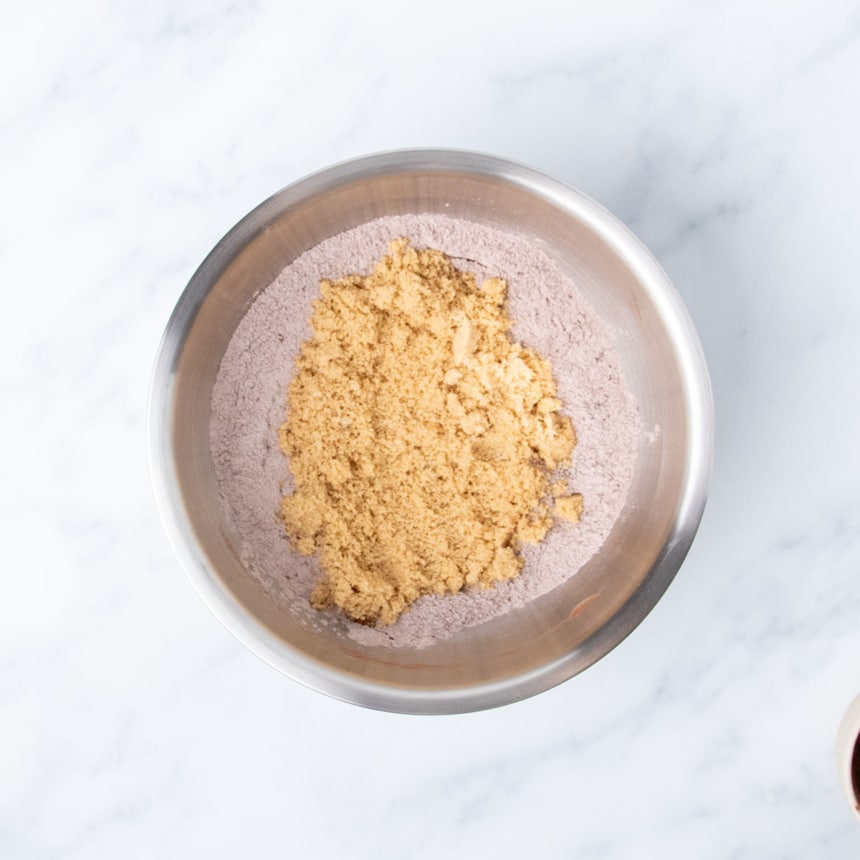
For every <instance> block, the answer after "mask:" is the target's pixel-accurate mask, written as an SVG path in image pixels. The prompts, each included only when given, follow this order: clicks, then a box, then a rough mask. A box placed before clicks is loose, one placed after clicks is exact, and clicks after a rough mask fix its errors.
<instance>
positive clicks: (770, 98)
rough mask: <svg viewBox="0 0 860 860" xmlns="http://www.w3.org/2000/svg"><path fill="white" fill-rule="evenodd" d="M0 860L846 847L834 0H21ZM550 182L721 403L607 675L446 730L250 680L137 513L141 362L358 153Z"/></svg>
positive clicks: (854, 596)
mask: <svg viewBox="0 0 860 860" xmlns="http://www.w3.org/2000/svg"><path fill="white" fill-rule="evenodd" d="M5 11H6V15H5V16H4V19H5V22H4V26H3V28H2V33H0V154H2V159H0V189H2V206H0V283H2V287H3V296H4V311H5V312H4V314H3V318H2V331H3V336H2V338H0V349H2V362H0V374H2V377H0V378H2V389H0V390H2V398H0V434H2V437H0V438H2V442H3V447H2V476H3V486H4V488H5V491H4V493H3V494H2V501H1V502H0V504H2V516H0V527H2V537H3V545H4V558H3V565H2V568H3V575H2V580H0V581H2V594H0V667H2V671H0V857H3V858H66V860H79V858H101V857H106V858H116V857H122V858H137V857H140V858H152V857H165V858H173V857H177V858H179V857H182V858H185V857H204V856H205V857H213V858H221V857H223V858H226V857H276V856H292V857H323V858H328V857H356V858H361V857H368V858H369V857H375V858H378V857H391V858H436V857H443V856H444V857H455V858H459V857H464V858H465V857H469V858H471V857H483V856H500V857H513V856H520V855H525V856H533V857H564V858H583V860H584V858H606V860H616V858H630V857H649V858H650V857H655V858H656V857H660V858H690V857H695V858H697V860H710V858H720V860H725V858H736V860H746V858H756V860H760V858H786V857H803V858H809V857H826V858H837V857H856V856H858V851H860V828H858V827H857V824H856V822H855V821H854V820H853V819H852V817H851V814H850V812H849V810H848V808H847V805H846V804H845V803H844V801H843V798H842V797H841V796H840V794H839V786H838V781H837V775H836V769H835V764H834V759H833V745H834V737H835V732H836V728H837V725H838V722H839V718H840V716H841V712H842V710H843V708H844V707H845V706H846V705H847V703H848V701H849V700H850V699H851V698H852V697H853V696H854V694H855V693H857V692H858V691H860V623H858V622H860V465H858V462H860V460H858V457H857V450H858V445H860V434H858V426H860V423H859V422H860V405H858V403H860V400H858V367H860V347H858V331H860V290H858V273H860V160H858V152H860V113H858V110H857V98H858V92H860V6H858V4H857V3H856V2H847V0H846V2H841V0H825V2H818V3H812V2H808V0H798V2H793V3H783V2H777V0H767V2H756V3H749V2H747V0H724V2H713V3H705V2H693V0H652V2H649V3H641V4H640V3H634V2H627V3H617V2H611V0H610V1H609V2H600V3H597V2H572V3H567V4H562V3H557V4H553V3H547V2H541V0H531V2H529V3H527V4H521V5H520V6H518V7H517V9H516V11H515V12H505V11H503V10H502V8H501V6H499V5H498V4H489V3H487V4H482V3H471V4H470V3H468V2H463V0H459V2H450V0H436V2H434V3H428V4H417V5H410V4H400V3H382V2H377V0H366V2H364V3H361V4H347V3H346V2H341V3H330V2H329V3H327V2H316V3H303V4H299V3H292V4H291V3H282V2H257V0H236V2H228V0H215V2H208V3H205V2H202V0H201V2H196V3H173V2H167V0H154V2H151V3H141V2H132V0H124V2H123V0H118V2H108V0H83V2H81V3H75V4H71V3H70V4H64V3H60V2H55V3H53V4H47V3H41V2H38V0H37V2H33V3H30V4H24V3H19V4H14V5H12V4H8V5H7V6H6V7H5ZM428 145H430V146H432V145H442V146H452V147H462V148H470V149H477V150H484V151H489V152H493V153H496V154H500V155H503V156H507V157H509V158H512V159H516V160H520V161H523V162H526V163H528V164H531V165H533V166H536V167H538V168H540V169H542V170H545V171H547V172H550V173H553V174H555V175H557V176H558V177H560V178H562V179H564V180H567V181H569V182H571V183H572V184H574V185H577V186H579V187H580V188H582V189H583V190H585V191H586V192H588V193H589V194H591V195H592V196H594V197H596V198H597V199H598V200H600V201H601V202H603V203H604V204H606V205H607V206H608V207H609V208H611V209H612V210H613V211H614V212H615V213H616V214H617V215H619V216H620V217H621V218H622V219H623V220H624V221H626V222H627V223H628V224H629V225H630V226H631V227H632V228H633V229H634V230H635V231H636V232H637V233H638V234H639V235H640V236H641V237H642V238H643V239H644V240H645V241H646V242H647V243H648V244H649V245H650V246H651V248H652V249H653V250H654V252H655V253H656V255H657V256H658V257H659V259H660V260H661V262H662V263H663V265H664V266H665V267H666V269H667V270H668V272H669V274H670V275H671V276H672V278H673V279H674V281H675V283H676V285H677V287H678V289H679V291H680V292H681V293H682V295H683V296H684V298H685V300H686V301H687V303H688V305H689V307H690V309H691V312H692V314H693V316H694V318H695V320H696V323H697V325H698V327H699V330H700V332H701V336H702V340H703V342H704V345H705V349H706V352H707V355H708V360H709V363H710V368H711V372H712V376H713V383H714V388H715V396H716V405H717V452H716V468H715V474H714V478H713V483H712V496H711V502H710V505H709V508H708V510H707V512H706V516H705V520H704V522H703V525H702V529H701V531H700V534H699V537H698V539H697V541H696V543H695V545H694V547H693V550H692V552H691V554H690V556H689V559H688V561H687V563H686V564H685V566H684V568H683V570H682V572H681V574H680V575H679V576H678V578H677V579H676V581H675V583H674V584H673V585H672V587H671V588H670V589H669V592H668V593H667V595H666V596H665V598H664V599H663V600H662V601H661V602H660V603H659V605H658V606H657V608H656V609H655V610H654V612H653V613H652V614H651V615H650V616H649V617H648V618H647V619H646V621H645V622H644V623H643V624H642V625H641V627H640V628H639V629H638V630H637V631H636V632H635V633H634V634H633V635H632V636H631V637H630V638H629V639H628V640H627V641H625V642H624V643H623V644H622V645H621V646H620V647H619V648H617V649H616V650H615V651H614V652H613V653H612V654H610V655H609V656H608V657H607V658H605V659H604V660H603V661H602V662H601V663H599V664H598V665H597V666H595V667H593V668H592V669H590V670H589V671H587V672H585V673H584V674H583V675H581V676H579V677H577V678H575V679H573V680H571V681H569V682H568V683H566V684H564V685H562V686H561V687H559V688H557V689H555V690H552V691H550V692H548V693H545V694H543V695H541V696H538V697H537V698H534V699H532V700H529V701H526V702H523V703H520V704H517V705H513V706H509V707H507V708H502V709H499V710H496V711H491V712H486V713H480V714H474V715H469V716H462V717H450V718H411V717H404V716H395V715H388V714H381V713H374V712H370V711H365V710H362V709H359V708H355V707H352V706H349V705H345V704H341V703H339V702H335V701H331V700H328V699H326V698H324V697H323V696H321V695H318V694H316V693H313V692H310V691H308V690H305V689H303V688H302V687H300V686H298V685H296V684H294V683H292V682H290V681H288V680H287V679H285V678H283V677H281V676H280V675H278V674H277V673H276V672H275V671H274V670H272V669H270V668H268V667H267V666H266V665H264V664H263V663H262V662H260V661H259V660H257V658H255V657H254V656H252V655H251V654H250V653H248V652H246V651H245V650H244V649H243V648H242V647H241V646H240V645H239V644H238V643H237V642H236V641H234V640H233V638H232V637H231V636H230V635H229V634H228V633H227V632H226V631H225V630H224V629H222V628H221V626H220V625H219V624H218V622H217V621H216V620H215V619H214V617H213V616H211V615H210V613H209V612H208V610H207V609H206V608H205V607H204V606H203V604H202V603H201V602H200V600H199V599H198V598H197V596H196V594H195V593H194V592H193V590H192V588H191V586H190V584H189V583H188V581H187V580H186V579H185V577H184V575H183V574H182V572H181V571H180V569H179V567H178V564H177V563H176V561H175V560H174V558H173V557H172V555H171V552H170V550H169V548H168V546H167V543H166V540H165V538H164V536H163V533H162V530H161V527H160V525H159V523H158V521H157V518H156V514H155V510H154V505H153V501H152V498H151V494H150V486H149V477H148V472H147V465H146V459H145V442H144V437H145V432H144V431H145V402H146V389H147V384H148V378H149V373H150V368H151V364H152V360H153V356H154V353H155V349H156V346H157V343H158V339H159V336H160V333H161V330H162V328H163V326H164V323H165V322H166V320H167V317H168V315H169V313H170V310H171V308H172V306H173V303H174V302H175V300H176V298H177V297H178V295H179V293H180V291H181V290H182V288H183V286H184V284H185V282H186V281H187V279H188V277H189V276H190V274H191V273H192V271H193V270H194V268H195V267H196V265H197V264H198V263H199V261H200V260H201V259H202V258H203V256H204V255H205V254H206V253H207V251H208V250H209V249H210V248H211V246H212V245H213V244H214V243H215V241H216V240H217V239H218V238H219V237H220V236H221V235H222V234H223V233H224V232H225V231H226V230H227V229H228V228H229V227H230V226H231V225H232V224H233V223H234V222H235V221H236V220H238V219H239V217H240V216H242V215H243V214H244V213H245V212H247V211H248V210H249V209H250V208H252V207H253V206H254V205H255V204H256V203H257V202H259V201H260V200H261V199H262V198H264V197H265V196H267V195H268V194H269V193H271V192H272V191H274V190H276V189H277V188H279V187H281V186H282V185H284V184H286V183H288V182H290V181H292V180H294V179H296V178H298V177H300V176H301V175H303V174H305V173H306V172H308V171H311V170H313V169H316V168H319V167H322V166H325V165H327V164H329V163H331V162H334V161H337V160H340V159H344V158H348V157H351V156H354V155H358V154H361V153H365V152H370V151H377V150H382V149H388V148H395V147H404V146H428Z"/></svg>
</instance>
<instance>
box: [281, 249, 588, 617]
mask: <svg viewBox="0 0 860 860" xmlns="http://www.w3.org/2000/svg"><path fill="white" fill-rule="evenodd" d="M506 290H507V287H506V284H505V282H504V281H502V280H500V279H498V278H491V279H488V280H486V281H484V282H483V284H481V285H480V286H478V285H477V283H476V281H475V277H474V275H472V274H470V273H468V272H461V271H459V270H458V269H457V268H455V267H454V265H453V264H452V263H451V261H450V260H449V259H448V258H447V257H446V256H445V255H444V254H443V253H442V252H440V251H435V250H422V251H418V250H415V249H414V248H412V247H410V245H409V243H408V240H406V239H402V238H401V239H395V240H394V241H393V242H391V244H390V245H389V249H388V255H387V256H384V257H383V258H382V259H381V260H380V261H379V262H378V263H377V264H376V266H375V268H374V270H373V273H372V274H370V275H369V276H360V275H350V276H348V277H345V278H342V279H340V280H337V281H329V280H323V281H322V282H321V293H322V295H321V298H320V299H318V300H317V302H316V303H315V306H314V312H313V315H312V318H311V325H312V328H313V337H312V338H311V339H309V340H308V341H306V342H305V343H304V345H303V347H302V351H301V355H300V356H299V358H298V360H297V365H296V367H297V369H296V374H295V376H294V377H293V379H292V381H291V383H290V386H289V393H288V410H287V420H286V422H285V423H284V424H282V425H281V427H280V428H279V432H278V435H279V443H280V446H281V449H282V450H283V452H284V453H285V454H286V455H287V456H288V457H289V458H290V470H291V471H292V473H293V476H294V478H295V492H294V493H293V494H292V495H289V496H286V497H284V498H283V499H282V501H281V515H282V517H283V520H284V525H285V527H286V531H287V534H288V535H289V537H290V540H291V541H292V543H293V545H294V546H295V547H296V548H297V549H298V550H299V551H300V552H301V553H303V554H304V555H311V554H312V553H314V552H318V553H319V557H320V563H321V567H322V570H323V575H322V577H321V579H320V581H319V582H318V584H317V586H316V589H315V590H314V593H313V596H312V603H313V605H314V606H315V607H316V608H318V609H323V608H327V607H330V606H332V605H336V606H339V607H340V608H341V609H342V610H343V611H344V612H345V613H346V614H347V615H348V616H349V617H350V618H353V619H354V620H356V621H361V622H364V623H367V624H391V623H393V622H394V621H396V620H397V618H398V616H399V615H400V614H401V613H402V612H403V611H404V610H405V609H406V608H407V607H408V606H409V605H410V604H411V603H413V602H414V601H415V600H417V599H418V598H419V597H421V596H422V595H425V594H448V593H456V592H458V591H460V590H462V589H463V588H464V587H466V586H481V587H489V586H491V585H492V584H493V583H494V582H497V581H500V580H507V579H511V578H512V577H515V576H517V574H518V573H519V572H520V570H521V569H522V565H523V562H522V559H521V558H520V556H519V554H518V548H519V546H520V545H521V544H522V543H524V542H531V543H537V542H538V541H540V540H542V539H543V537H544V536H545V535H546V533H547V532H548V531H549V529H550V528H551V527H552V525H553V512H555V514H556V515H557V516H559V517H563V518H565V519H568V520H572V521H576V520H577V519H578V518H579V515H580V513H581V512H582V497H581V496H580V495H579V494H572V495H567V488H566V487H565V485H564V482H562V481H555V482H552V474H551V473H552V470H554V469H555V468H557V467H558V466H559V465H561V464H563V463H567V462H569V459H570V456H571V453H572V451H573V448H574V445H575V444H576V436H575V433H574V429H573V425H572V424H571V421H570V419H569V418H568V417H567V416H565V415H563V414H562V413H561V412H560V409H561V406H562V404H561V402H560V401H559V400H558V399H557V398H556V385H555V381H554V380H553V377H552V372H551V368H550V365H549V362H548V361H546V360H545V359H544V358H542V357H541V356H540V355H538V354H537V353H536V352H534V351H533V350H530V349H527V348H525V347H523V346H522V345H520V344H518V343H515V342H513V341H512V340H511V338H510V336H509V330H510V328H511V325H512V323H511V320H510V319H509V317H508V315H507V312H506V310H505V294H506Z"/></svg>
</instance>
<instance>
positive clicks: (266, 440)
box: [210, 215, 639, 647]
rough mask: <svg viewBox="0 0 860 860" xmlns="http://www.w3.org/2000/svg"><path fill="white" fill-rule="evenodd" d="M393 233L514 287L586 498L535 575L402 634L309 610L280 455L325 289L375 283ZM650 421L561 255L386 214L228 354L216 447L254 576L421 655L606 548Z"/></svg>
mask: <svg viewBox="0 0 860 860" xmlns="http://www.w3.org/2000/svg"><path fill="white" fill-rule="evenodd" d="M392 236H407V237H409V239H410V241H411V242H412V243H413V244H414V245H415V246H416V247H418V248H426V247H432V248H439V249H441V250H442V251H444V252H445V253H446V254H448V255H449V256H450V257H451V258H452V259H453V261H454V262H455V263H456V265H457V266H458V268H461V269H464V270H467V271H471V272H474V273H475V275H476V276H477V277H478V280H481V279H483V278H485V277H488V276H492V275H498V276H500V277H502V278H504V279H505V280H506V281H507V282H508V285H509V291H508V302H507V306H508V312H509V315H510V317H511V318H512V319H513V320H514V323H515V325H514V328H513V332H512V334H513V337H514V338H515V339H516V340H517V341H520V342H522V343H523V344H524V345H525V346H526V347H528V348H530V349H533V350H535V351H537V352H538V353H539V354H541V355H542V356H544V357H546V358H547V359H548V360H549V361H550V363H551V365H552V368H553V375H554V376H555V377H556V379H557V382H558V397H559V398H560V399H561V401H562V402H563V403H564V405H565V407H566V411H567V412H568V414H569V416H570V417H571V418H572V419H573V420H574V422H575V425H576V431H577V437H578V444H577V447H576V449H575V453H574V456H573V465H572V466H571V467H570V468H569V469H566V470H565V471H564V472H563V473H562V477H563V478H564V479H565V480H566V481H567V482H568V483H569V484H570V486H571V487H575V488H576V490H577V491H579V492H581V493H582V494H583V495H584V497H585V498H586V500H587V502H586V507H585V511H584V512H583V514H582V518H581V521H580V522H579V523H578V524H577V525H575V526H574V525H570V524H564V523H562V524H560V525H559V526H558V527H556V528H554V529H552V530H551V531H550V532H549V534H548V535H547V537H546V539H545V540H544V541H543V542H542V543H541V544H539V545H536V546H528V545H525V546H524V548H523V558H524V561H525V565H524V568H523V572H522V574H521V575H520V576H519V577H517V578H516V579H513V580H511V581H509V582H504V583H499V584H497V585H496V586H495V587H494V588H492V589H490V590H479V589H466V590H465V591H463V592H461V593H459V594H456V595H448V596H437V595H428V596H425V597H421V598H420V599H419V600H417V602H415V603H414V604H413V605H412V607H411V609H410V610H409V611H408V612H406V613H404V614H403V615H402V616H401V617H400V619H399V620H398V621H397V622H396V623H395V624H392V625H389V626H386V627H380V628H372V627H365V626H362V625H358V624H355V623H353V622H350V621H346V620H343V619H342V618H340V617H338V616H336V615H334V614H329V613H322V614H320V613H316V612H312V611H311V610H309V608H308V606H309V599H310V595H311V592H312V590H313V587H314V584H315V582H316V580H317V579H318V577H319V574H320V569H319V566H318V563H317V561H316V558H315V557H313V556H310V557H305V556H302V555H300V554H299V553H298V552H296V551H294V550H293V549H292V547H291V546H290V543H289V541H288V539H287V537H286V535H285V533H284V531H283V524H282V522H280V521H279V519H278V516H277V511H278V508H279V503H280V498H281V496H282V494H290V493H291V492H292V491H293V489H294V487H293V484H292V477H291V475H290V471H289V468H288V462H287V459H286V457H284V456H283V454H282V453H281V452H280V450H279V449H278V443H277V430H278V426H279V425H280V423H281V421H282V420H283V410H284V402H285V397H286V392H287V388H288V385H289V382H290V380H291V378H293V375H294V371H295V360H296V357H297V356H298V354H299V350H300V347H301V344H302V343H303V342H304V341H305V340H306V339H307V338H308V337H309V336H310V334H311V332H310V328H309V322H308V321H309V319H310V315H311V310H312V302H313V300H314V299H315V298H316V297H318V296H319V282H320V279H322V278H326V279H337V278H341V277H343V276H344V275H346V274H349V273H368V272H369V271H370V269H371V267H372V265H373V263H374V262H375V260H376V259H378V258H379V257H380V256H381V255H382V254H383V253H384V251H385V249H386V246H387V244H388V242H389V240H390V239H391V237H392ZM638 433H639V423H638V412H637V409H636V405H635V403H634V401H633V399H632V397H631V395H630V394H629V393H628V391H627V389H626V387H625V386H624V383H623V380H622V379H621V375H620V371H619V366H618V360H617V356H616V353H615V350H614V347H613V344H612V341H611V338H610V337H609V335H608V334H607V332H606V331H605V328H604V326H603V325H602V324H601V322H600V321H599V320H598V319H597V317H596V315H595V314H594V312H593V311H592V310H591V308H590V307H588V306H587V305H586V304H585V303H584V301H583V300H582V298H581V297H580V296H579V295H578V293H577V291H576V288H575V286H574V285H573V284H572V283H571V282H570V281H569V280H568V279H566V278H565V277H564V276H563V275H562V274H561V272H560V271H559V270H558V269H557V267H556V266H555V265H554V264H553V262H552V261H551V260H550V258H549V257H548V256H547V255H545V254H544V253H543V252H542V251H541V250H540V249H539V248H537V247H535V245H534V243H533V242H531V241H528V240H526V239H525V238H523V237H519V236H516V235H511V234H508V233H501V232H499V231H498V230H495V229H493V228H490V227H486V226H482V225H479V224H474V223H471V222H465V221H460V220H456V219H451V218H447V217H445V216H439V215H422V216H417V215H406V216H397V217H390V218H382V219H378V220H377V221H373V222H370V223H368V224H365V225H362V226H361V227H358V228H356V229H355V230H351V231H348V232H346V233H343V234H341V235H339V236H335V237H333V238H332V239H329V240H327V241H326V242H323V243H321V244H320V245H318V246H317V247H316V248H314V249H312V250H310V251H308V252H307V253H305V254H303V255H302V256H301V257H300V258H299V259H298V260H296V261H295V262H294V263H293V264H292V265H291V266H289V267H288V268H287V269H286V270H285V271H284V272H282V273H281V275H279V276H278V278H277V279H276V280H275V282H274V283H273V284H272V285H271V286H270V287H269V288H268V289H266V290H265V291H264V292H263V293H261V294H260V296H258V298H257V299H256V301H255V302H254V304H253V305H252V307H251V308H250V309H249V311H248V312H247V314H246V315H245V317H244V319H243V320H242V321H241V323H240V324H239V326H238V327H237V329H236V332H235V334H234V336H233V338H232V340H231V342H230V345H229V347H228V349H227V351H226V353H225V356H224V359H223V361H222V365H221V368H220V370H219V374H218V378H217V380H216V384H215V389H214V392H213V400H212V418H211V429H210V438H211V449H212V454H213V458H214V462H215V467H216V473H217V477H218V483H219V489H220V493H221V497H222V502H223V505H224V508H225V514H226V516H227V517H228V518H229V519H230V520H231V521H232V523H233V525H234V527H235V530H236V532H237V533H238V535H239V536H240V538H241V544H242V546H241V556H242V559H243V561H244V563H245V565H246V566H247V568H248V570H249V571H250V572H251V573H252V574H253V575H254V576H255V578H256V579H257V580H258V581H259V582H260V584H261V585H262V587H263V588H265V589H266V590H267V591H268V592H269V593H270V594H271V596H272V598H273V599H274V600H276V601H278V602H281V603H285V604H287V605H289V606H290V608H291V610H292V611H294V612H295V613H296V614H298V615H299V616H302V617H303V618H305V620H306V622H307V623H308V624H310V625H316V626H319V625H321V624H323V625H329V626H334V627H335V628H337V629H339V630H342V631H343V632H344V633H346V634H347V635H350V636H351V637H352V638H354V639H356V640H357V641H359V642H363V643H365V644H369V645H394V646H412V647H420V646H425V645H428V644H431V643H433V642H435V641H438V640H440V639H443V638H446V637H448V636H450V635H453V634H454V633H456V632H458V631H459V630H462V629H464V628H465V627H469V626H472V625H475V624H480V623H482V622H484V621H487V620H489V619H491V618H493V617H495V616H497V615H499V614H501V613H503V612H507V611H509V610H511V609H514V608H516V607H518V606H522V605H524V604H525V603H526V602H528V601H529V600H532V599H534V598H535V597H537V596H539V595H541V594H545V593H546V592H548V591H550V590H551V589H553V588H555V587H556V586H558V585H559V584H561V583H562V582H564V581H565V580H566V579H567V578H568V577H570V576H571V575H573V574H574V573H575V572H576V570H578V569H579V568H580V567H581V566H582V564H584V563H585V562H586V561H587V560H588V559H589V558H590V557H591V555H593V553H594V552H595V551H596V550H597V549H598V548H599V547H600V545H601V543H602V542H603V540H604V539H605V538H606V535H607V534H608V533H609V530H610V529H611V527H612V525H613V523H614V521H615V520H616V518H617V516H618V514H619V512H620V511H621V509H622V507H623V504H624V499H625V497H626V494H627V488H628V486H629V484H630V480H631V477H632V474H633V467H634V465H635V457H636V447H637V442H638Z"/></svg>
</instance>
